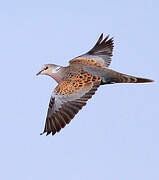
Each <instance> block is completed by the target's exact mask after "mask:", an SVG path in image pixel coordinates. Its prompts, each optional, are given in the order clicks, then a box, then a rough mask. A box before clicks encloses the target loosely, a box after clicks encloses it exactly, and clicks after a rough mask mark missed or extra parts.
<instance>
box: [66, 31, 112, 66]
mask: <svg viewBox="0 0 159 180" xmlns="http://www.w3.org/2000/svg"><path fill="white" fill-rule="evenodd" d="M113 47H114V43H113V38H109V35H108V36H106V38H104V39H103V34H101V35H100V37H99V39H98V41H97V42H96V44H95V46H94V47H93V48H92V49H91V50H90V51H88V52H87V53H85V54H83V55H80V56H78V57H76V58H74V59H72V60H71V61H70V62H69V63H70V64H73V63H78V64H85V65H93V66H101V67H108V66H109V65H110V63H111V57H112V55H113Z"/></svg>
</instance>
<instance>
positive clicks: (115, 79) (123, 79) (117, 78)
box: [103, 69, 154, 84]
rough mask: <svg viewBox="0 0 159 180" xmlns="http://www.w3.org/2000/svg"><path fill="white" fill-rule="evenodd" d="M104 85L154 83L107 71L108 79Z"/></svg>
mask: <svg viewBox="0 0 159 180" xmlns="http://www.w3.org/2000/svg"><path fill="white" fill-rule="evenodd" d="M105 80H106V81H105V83H103V84H107V83H108V84H109V83H110V84H113V83H150V82H154V81H153V80H151V79H147V78H140V77H135V76H130V75H127V74H122V73H119V72H116V71H113V70H110V69H109V70H107V78H106V79H105Z"/></svg>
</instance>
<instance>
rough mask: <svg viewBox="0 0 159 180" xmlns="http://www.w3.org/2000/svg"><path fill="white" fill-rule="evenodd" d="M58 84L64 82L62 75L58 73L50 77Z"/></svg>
mask: <svg viewBox="0 0 159 180" xmlns="http://www.w3.org/2000/svg"><path fill="white" fill-rule="evenodd" d="M50 76H51V77H52V78H53V79H54V80H55V81H56V82H57V83H60V82H61V81H62V78H61V76H60V74H58V73H56V74H51V75H50Z"/></svg>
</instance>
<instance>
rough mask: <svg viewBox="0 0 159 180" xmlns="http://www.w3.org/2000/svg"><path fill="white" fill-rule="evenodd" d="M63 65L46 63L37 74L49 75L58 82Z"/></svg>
mask: <svg viewBox="0 0 159 180" xmlns="http://www.w3.org/2000/svg"><path fill="white" fill-rule="evenodd" d="M61 68H62V66H58V65H55V64H45V65H44V66H43V67H42V68H41V70H40V71H39V72H38V73H37V74H36V75H40V74H41V75H48V76H51V77H52V78H54V79H55V80H56V81H57V82H58V81H59V78H60V75H59V74H60V70H61Z"/></svg>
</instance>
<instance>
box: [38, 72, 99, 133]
mask: <svg viewBox="0 0 159 180" xmlns="http://www.w3.org/2000/svg"><path fill="white" fill-rule="evenodd" d="M100 83H101V79H100V78H99V77H98V76H94V75H91V74H87V73H86V74H82V75H81V74H79V75H75V76H73V77H72V78H71V79H69V80H66V81H63V82H61V83H60V84H59V85H58V86H57V87H56V88H55V90H54V92H53V94H52V96H51V100H50V103H49V108H48V113H47V118H46V122H45V128H44V131H43V133H46V135H48V134H50V133H52V135H54V134H55V133H56V132H59V131H60V130H61V129H62V128H64V127H65V126H66V124H68V123H69V122H70V121H71V120H72V119H73V118H74V116H75V115H76V114H77V113H78V112H79V110H80V109H82V107H83V106H85V105H86V102H87V101H88V99H90V98H91V97H92V96H93V95H94V94H95V91H96V90H97V88H98V87H99V85H100ZM43 133H41V134H43Z"/></svg>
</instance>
